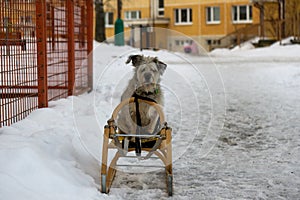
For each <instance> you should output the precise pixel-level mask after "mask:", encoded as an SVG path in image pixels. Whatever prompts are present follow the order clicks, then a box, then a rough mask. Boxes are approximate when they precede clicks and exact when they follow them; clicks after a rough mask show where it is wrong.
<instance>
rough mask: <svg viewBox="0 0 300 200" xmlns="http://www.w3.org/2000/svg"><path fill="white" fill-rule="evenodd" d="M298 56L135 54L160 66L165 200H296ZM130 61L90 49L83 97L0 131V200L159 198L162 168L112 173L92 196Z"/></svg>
mask: <svg viewBox="0 0 300 200" xmlns="http://www.w3.org/2000/svg"><path fill="white" fill-rule="evenodd" d="M299 51H300V46H299V45H292V46H279V45H272V46H271V47H267V48H260V49H252V47H251V46H249V45H245V46H244V47H242V48H241V49H235V50H234V51H228V50H215V51H214V52H212V53H210V54H209V55H210V56H211V57H206V56H200V57H195V56H193V57H190V56H188V55H184V54H180V53H172V52H167V51H158V52H152V51H144V52H143V53H144V54H146V55H153V56H158V57H159V59H161V60H162V61H164V62H166V63H167V64H168V68H167V71H166V73H165V75H164V76H163V80H162V86H163V89H164V92H165V96H166V98H165V105H166V106H165V108H164V109H165V112H166V116H167V119H168V122H169V124H170V125H171V126H172V127H173V132H174V136H173V141H172V144H173V151H174V155H173V160H174V163H173V167H174V191H175V194H174V199H216V198H220V199H223V198H225V199H253V198H256V197H258V198H261V199H276V198H282V199H296V198H298V197H299V193H300V191H299V188H300V178H299V177H300V170H299V165H300V161H299V157H300V149H299V146H300V137H299V132H300V127H299V122H298V121H299V118H300V113H299V110H300V105H299V99H300V94H299V92H298V91H299V90H300V68H299V67H300V65H299V63H300V57H299ZM136 53H141V52H139V50H137V49H133V48H131V47H114V46H112V45H103V44H101V45H99V44H98V43H95V50H94V71H95V77H94V91H93V92H92V93H90V94H84V95H81V96H79V97H69V98H67V99H62V100H58V101H55V102H51V103H50V105H49V108H45V109H39V110H36V111H33V112H32V113H31V114H30V115H29V116H28V117H27V118H26V119H24V120H22V121H20V122H18V123H15V124H13V125H12V126H10V127H3V128H1V129H0V163H1V165H0V200H2V199H3V200H7V199H11V200H17V199H45V200H46V199H47V200H48V199H53V200H54V199H55V200H64V199H66V200H69V199H78V200H79V199H80V200H81V199H85V200H88V199H93V200H94V199H167V194H166V191H165V183H164V171H163V170H158V171H154V172H151V173H144V174H128V173H126V172H120V173H118V174H117V178H116V180H115V182H114V184H113V188H112V190H111V193H110V194H109V195H106V194H101V193H100V192H99V191H98V189H99V182H100V180H99V177H100V176H99V173H100V166H99V163H100V157H101V148H102V131H103V125H104V124H105V123H106V120H107V119H108V118H109V117H110V114H111V112H112V110H113V109H114V107H115V106H116V105H117V104H118V102H119V99H120V95H121V93H122V91H123V89H124V87H125V85H126V83H127V81H128V79H129V78H130V77H131V76H132V67H130V66H126V65H125V64H124V63H125V61H126V59H127V56H128V55H130V54H136ZM212 60H213V61H214V62H212ZM224 96H226V99H224V98H223V97H224ZM225 103H226V105H225ZM224 112H226V115H223V114H224Z"/></svg>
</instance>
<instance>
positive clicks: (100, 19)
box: [95, 0, 106, 42]
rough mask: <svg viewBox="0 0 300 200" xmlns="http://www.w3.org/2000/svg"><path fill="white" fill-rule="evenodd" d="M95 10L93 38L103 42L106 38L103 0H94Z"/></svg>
mask: <svg viewBox="0 0 300 200" xmlns="http://www.w3.org/2000/svg"><path fill="white" fill-rule="evenodd" d="M95 11H96V26H95V40H96V41H97V42H104V41H105V40H106V36H105V13H104V9H103V1H102V0H96V1H95Z"/></svg>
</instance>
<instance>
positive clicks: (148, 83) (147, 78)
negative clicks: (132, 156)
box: [117, 55, 167, 134]
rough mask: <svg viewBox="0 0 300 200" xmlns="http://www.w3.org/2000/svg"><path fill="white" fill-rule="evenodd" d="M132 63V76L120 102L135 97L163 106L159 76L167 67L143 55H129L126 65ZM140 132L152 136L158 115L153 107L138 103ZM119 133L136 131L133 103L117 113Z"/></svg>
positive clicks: (134, 106)
mask: <svg viewBox="0 0 300 200" xmlns="http://www.w3.org/2000/svg"><path fill="white" fill-rule="evenodd" d="M130 62H132V65H133V67H134V75H133V77H132V78H131V80H129V83H128V86H127V87H126V89H125V91H124V92H123V94H122V96H121V101H124V100H125V99H129V98H130V97H132V96H134V95H135V98H137V97H141V98H143V97H145V98H147V99H151V100H153V101H154V102H156V103H157V104H160V105H161V106H163V92H162V90H161V87H160V81H161V76H162V75H163V74H164V72H165V70H166V68H167V65H166V64H165V63H163V62H162V61H160V60H158V58H157V57H150V56H148V57H146V56H143V55H131V56H129V57H128V60H127V61H126V64H129V63H130ZM138 108H139V114H140V122H141V127H140V128H141V130H142V132H143V134H145V133H146V134H154V132H155V129H156V126H157V121H158V119H159V115H158V113H157V112H156V110H155V108H154V107H153V106H150V105H149V104H147V103H143V102H141V103H139V107H138ZM117 124H118V127H119V129H120V132H121V133H127V134H135V133H136V130H137V126H138V125H137V111H136V105H135V103H130V104H129V105H128V106H125V107H124V108H123V109H122V110H121V111H120V113H119V117H118V120H117Z"/></svg>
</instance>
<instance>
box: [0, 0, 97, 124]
mask: <svg viewBox="0 0 300 200" xmlns="http://www.w3.org/2000/svg"><path fill="white" fill-rule="evenodd" d="M92 28H93V1H92V0H64V1H63V0H35V1H34V0H30V1H28V0H14V1H7V0H0V53H1V54H0V56H1V57H0V58H1V60H0V91H1V93H0V111H1V115H0V127H1V126H7V125H10V124H12V123H14V122H16V121H18V120H21V119H23V118H24V117H26V116H27V115H28V114H29V113H30V112H31V111H32V110H34V109H36V108H42V107H47V106H48V102H49V101H51V100H55V99H59V98H64V97H67V96H69V95H76V94H79V93H82V92H85V91H90V90H92V84H93V83H92V80H93V79H92V73H93V72H92V65H93V61H92V56H91V52H92V48H93V30H92Z"/></svg>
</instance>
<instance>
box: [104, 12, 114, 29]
mask: <svg viewBox="0 0 300 200" xmlns="http://www.w3.org/2000/svg"><path fill="white" fill-rule="evenodd" d="M105 26H106V27H112V26H114V13H113V12H106V13H105Z"/></svg>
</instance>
